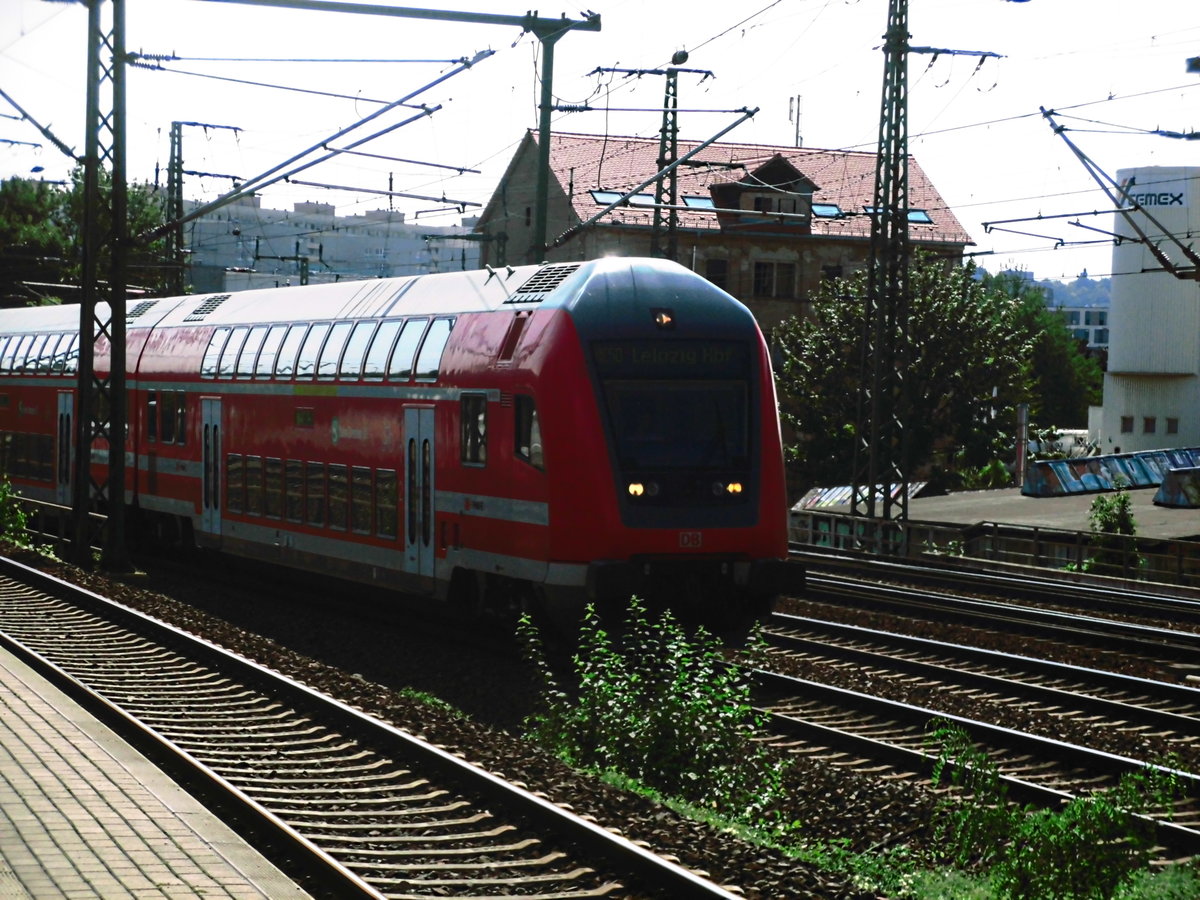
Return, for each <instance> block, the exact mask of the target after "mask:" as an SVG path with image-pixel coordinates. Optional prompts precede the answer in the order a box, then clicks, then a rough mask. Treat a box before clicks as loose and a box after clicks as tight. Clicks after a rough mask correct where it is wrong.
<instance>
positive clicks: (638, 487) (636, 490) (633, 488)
mask: <svg viewBox="0 0 1200 900" xmlns="http://www.w3.org/2000/svg"><path fill="white" fill-rule="evenodd" d="M644 493H646V486H645V485H644V484H642V483H641V482H640V481H635V482H633V483H632V484H630V485H629V496H630V497H640V496H642V494H644Z"/></svg>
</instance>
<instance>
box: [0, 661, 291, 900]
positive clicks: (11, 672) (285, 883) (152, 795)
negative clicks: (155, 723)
mask: <svg viewBox="0 0 1200 900" xmlns="http://www.w3.org/2000/svg"><path fill="white" fill-rule="evenodd" d="M308 896H309V895H308V894H307V893H305V892H304V891H303V890H301V889H300V888H299V887H298V886H297V885H296V884H295V883H294V882H293V881H292V880H291V879H290V878H288V877H287V876H286V875H284V874H283V873H282V872H281V871H280V870H279V869H277V868H276V867H275V866H274V865H272V864H271V863H270V862H268V861H267V860H266V859H265V858H264V857H263V856H261V855H260V854H259V853H258V852H257V851H256V850H254V849H253V848H252V847H250V846H249V845H248V844H247V843H246V842H245V841H244V840H242V839H241V838H240V837H239V836H238V835H237V834H235V833H234V832H233V831H232V830H230V829H229V828H228V827H227V826H225V825H224V824H223V823H222V822H221V821H220V820H218V819H217V818H216V817H215V816H213V815H212V814H211V813H210V812H208V811H207V810H206V809H204V808H203V807H202V806H201V805H200V804H199V802H198V801H196V800H195V799H194V798H193V797H192V796H191V795H190V794H188V793H187V792H186V791H184V790H183V789H182V788H180V787H179V786H178V785H176V784H175V783H174V782H173V781H171V779H169V778H168V777H167V776H166V775H164V774H163V773H162V772H161V771H159V769H158V768H157V767H155V766H154V765H153V764H152V763H151V762H150V761H149V760H147V759H146V758H145V757H144V756H142V755H141V754H140V753H138V752H137V751H136V750H135V749H133V748H132V747H131V746H130V745H129V744H127V743H125V741H123V740H121V739H120V738H119V737H117V736H116V735H115V734H114V733H113V732H112V731H111V730H110V729H109V728H108V727H107V726H105V725H104V724H102V723H101V722H99V721H98V720H96V719H95V718H93V717H92V716H91V715H90V714H89V713H88V712H86V711H85V710H84V709H83V708H82V707H80V706H79V705H78V704H77V703H75V701H74V700H72V699H70V698H69V697H67V696H66V695H65V694H63V693H62V692H61V691H60V690H58V688H56V687H54V686H53V685H52V684H50V682H48V681H46V680H45V679H44V678H42V677H41V676H40V675H38V674H37V673H36V672H34V671H33V670H32V669H30V668H29V667H28V666H27V665H26V664H25V663H24V662H22V661H21V660H20V659H19V658H17V657H15V656H13V655H12V654H11V653H9V652H8V651H7V650H5V649H3V648H0V900H26V898H28V900H54V898H71V900H74V898H80V900H83V898H103V900H113V898H136V900H146V898H171V900H175V898H204V900H221V898H239V900H241V898H246V900H257V898H269V900H301V898H306V897H308Z"/></svg>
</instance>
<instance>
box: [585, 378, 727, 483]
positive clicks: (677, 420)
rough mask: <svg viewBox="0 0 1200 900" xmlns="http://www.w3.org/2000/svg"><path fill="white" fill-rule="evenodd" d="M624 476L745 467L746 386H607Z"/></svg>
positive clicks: (688, 383)
mask: <svg viewBox="0 0 1200 900" xmlns="http://www.w3.org/2000/svg"><path fill="white" fill-rule="evenodd" d="M604 390H605V395H606V401H607V404H608V411H609V418H610V421H611V422H612V427H613V436H614V443H615V445H616V448H617V457H618V460H619V464H620V466H621V468H622V469H624V470H627V471H628V470H641V469H655V470H661V469H727V468H730V467H738V468H740V467H742V466H745V465H746V462H747V456H748V452H749V428H748V427H747V418H746V407H747V402H746V383H745V382H738V381H608V382H606V383H605V385H604Z"/></svg>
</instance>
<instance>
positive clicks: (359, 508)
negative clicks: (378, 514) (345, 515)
mask: <svg viewBox="0 0 1200 900" xmlns="http://www.w3.org/2000/svg"><path fill="white" fill-rule="evenodd" d="M350 479H351V480H350V528H351V530H353V531H355V532H357V533H358V534H370V533H371V507H372V506H373V505H374V501H373V499H372V497H371V470H370V469H368V468H367V467H366V466H355V467H354V469H353V470H352V471H351V473H350Z"/></svg>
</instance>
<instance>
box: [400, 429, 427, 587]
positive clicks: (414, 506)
mask: <svg viewBox="0 0 1200 900" xmlns="http://www.w3.org/2000/svg"><path fill="white" fill-rule="evenodd" d="M433 463H434V443H433V408H432V407H416V406H409V407H405V409H404V523H405V524H404V568H405V571H408V572H411V573H413V574H414V575H421V576H427V577H433V510H434V500H433V496H434V495H433V489H434V484H433Z"/></svg>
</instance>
